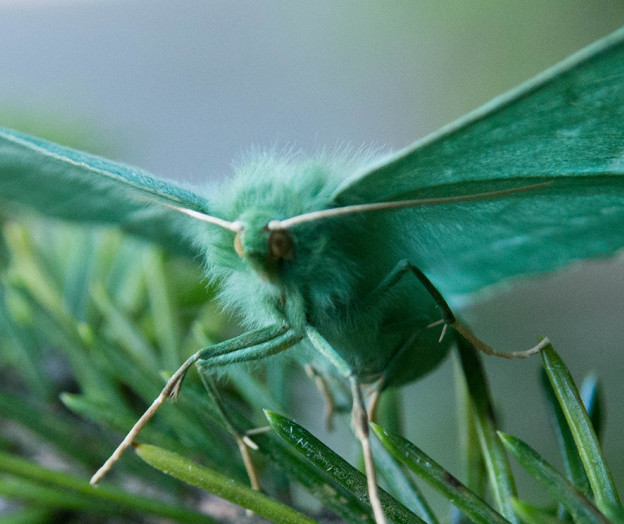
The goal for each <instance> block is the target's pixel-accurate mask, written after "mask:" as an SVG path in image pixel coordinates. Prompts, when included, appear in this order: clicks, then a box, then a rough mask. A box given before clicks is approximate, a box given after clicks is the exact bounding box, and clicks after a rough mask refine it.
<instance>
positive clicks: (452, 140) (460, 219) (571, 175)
mask: <svg viewBox="0 0 624 524" xmlns="http://www.w3.org/2000/svg"><path fill="white" fill-rule="evenodd" d="M539 182H550V184H549V185H548V186H547V187H542V188H540V189H538V190H533V191H526V192H523V193H516V194H508V195H503V196H501V197H499V198H497V199H492V200H490V201H488V202H484V201H477V200H474V201H469V202H461V203H455V204H450V205H444V206H427V207H420V208H417V209H415V210H413V212H409V213H408V212H398V213H399V216H401V217H402V219H403V220H407V221H409V222H410V224H409V226H410V229H411V230H412V231H413V233H412V234H411V235H409V237H414V236H415V237H417V238H416V239H415V240H413V241H411V244H413V245H411V246H410V245H408V246H407V249H408V250H409V252H408V253H406V257H411V258H412V259H413V260H414V261H415V262H417V263H419V264H420V265H421V266H422V269H423V270H426V271H429V273H430V274H431V275H432V276H433V277H434V279H435V281H436V283H437V284H438V285H439V286H440V288H441V290H443V291H444V292H446V293H447V294H466V293H473V292H475V291H478V290H479V289H481V288H483V287H484V286H487V285H489V284H493V283H496V282H499V281H501V280H505V279H507V278H509V277H512V276H515V275H521V274H527V273H539V272H545V271H551V270H554V269H556V268H558V267H561V266H564V265H567V264H569V263H571V262H572V261H574V260H579V259H585V258H589V257H597V256H607V255H609V254H612V253H614V252H615V251H617V250H619V249H620V248H621V247H622V246H624V28H623V29H620V30H618V31H617V32H615V33H613V34H611V35H609V36H607V37H606V38H604V39H602V40H600V41H598V42H596V43H594V44H592V45H591V46H589V47H587V48H586V49H584V50H582V51H580V52H579V53H577V54H575V55H573V56H571V57H569V58H568V59H566V60H564V61H563V62H561V63H560V64H558V65H556V66H555V67H553V68H551V69H549V70H547V71H545V72H544V73H542V74H540V75H538V76H537V77H536V78H534V79H532V80H530V81H528V82H526V83H525V84H523V85H520V86H519V87H517V88H516V89H514V90H512V91H510V92H508V93H507V94H504V95H502V96H500V97H497V98H495V99H494V100H492V101H491V102H489V103H488V104H486V105H484V106H483V107H481V108H479V109H477V110H476V111H474V112H472V113H470V114H468V115H466V116H465V117H463V118H461V119H459V120H458V121H456V122H454V123H452V124H450V125H448V126H446V127H444V128H442V129H441V130H440V131H438V132H436V133H434V134H433V135H431V136H429V137H426V138H425V139H423V140H421V141H419V142H417V143H416V144H414V145H413V146H411V147H410V148H408V149H407V150H405V151H402V152H399V153H398V154H396V155H394V156H392V157H390V158H387V159H385V160H384V161H382V162H380V163H379V164H378V165H377V166H374V167H373V168H372V169H369V170H368V171H367V172H365V173H361V174H359V175H357V176H355V177H352V178H350V179H348V180H346V181H345V182H344V183H343V184H342V185H341V186H340V187H339V188H338V189H337V190H336V192H335V193H334V195H333V204H334V205H337V206H344V205H350V204H360V203H368V202H383V201H399V200H406V199H414V198H429V197H441V196H445V197H446V196H462V195H474V194H478V193H484V192H491V191H501V190H506V189H511V188H520V187H526V186H530V185H532V184H536V183H539ZM412 226H413V227H412Z"/></svg>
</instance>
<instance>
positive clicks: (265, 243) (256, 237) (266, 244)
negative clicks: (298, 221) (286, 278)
mask: <svg viewBox="0 0 624 524" xmlns="http://www.w3.org/2000/svg"><path fill="white" fill-rule="evenodd" d="M253 218H255V217H253ZM271 223H272V222H266V220H264V221H262V222H260V223H259V222H258V220H253V219H252V220H250V218H249V217H248V218H247V220H239V221H237V222H235V224H237V225H238V231H236V234H235V235H234V251H236V253H237V254H238V256H239V257H240V258H242V259H243V260H245V261H247V263H248V264H249V265H250V266H251V267H252V269H253V270H254V271H256V272H257V273H258V275H259V276H260V278H262V280H265V281H269V282H273V281H275V280H276V279H277V276H278V273H279V268H280V267H281V265H282V264H283V263H284V261H287V260H294V258H295V244H294V242H293V239H292V237H291V235H290V232H289V231H288V230H287V229H283V228H278V229H272V228H271V227H270V224H271Z"/></svg>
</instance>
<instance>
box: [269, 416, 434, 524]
mask: <svg viewBox="0 0 624 524" xmlns="http://www.w3.org/2000/svg"><path fill="white" fill-rule="evenodd" d="M265 413H266V417H267V419H268V421H269V424H271V427H272V428H273V429H274V430H275V431H276V432H277V434H278V435H279V436H280V437H282V438H283V439H284V440H285V441H286V442H287V443H288V444H290V445H291V446H292V447H293V448H295V449H296V450H297V451H298V452H299V453H301V454H302V455H303V456H305V457H306V458H307V459H308V460H309V461H310V462H312V463H313V464H315V465H316V466H318V467H319V468H320V469H322V470H323V471H326V472H327V473H328V474H329V475H330V476H331V477H332V478H333V479H334V480H336V481H337V482H338V483H339V484H341V485H342V486H343V487H345V488H346V489H348V490H349V491H351V492H352V493H353V494H354V495H355V496H356V497H358V498H359V499H360V500H362V501H366V502H367V503H368V490H367V486H366V476H365V475H364V474H363V473H361V472H360V471H358V470H357V469H355V468H354V467H353V466H352V465H351V464H349V463H348V462H347V461H346V460H344V459H343V458H342V457H340V456H339V455H338V454H336V453H335V452H334V451H332V450H331V449H330V448H328V447H327V446H326V445H325V444H323V443H322V442H321V441H320V440H318V439H317V438H316V437H315V436H314V435H312V434H311V433H310V432H309V431H307V430H306V429H304V428H302V427H301V426H300V425H299V424H297V423H295V422H293V421H292V420H290V419H288V418H286V417H284V416H282V415H278V414H277V413H274V412H273V411H268V410H266V411H265ZM379 498H380V499H381V504H382V506H383V509H384V513H385V514H386V516H387V517H388V518H389V519H390V520H392V521H394V522H414V523H422V524H424V521H423V520H422V519H420V518H419V517H418V516H417V515H414V513H412V512H411V511H410V510H408V509H407V508H406V507H405V506H403V504H401V503H400V502H399V501H397V500H396V499H394V498H393V497H392V496H391V495H389V494H388V493H386V492H385V491H383V490H380V492H379Z"/></svg>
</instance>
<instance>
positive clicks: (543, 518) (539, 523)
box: [511, 498, 561, 524]
mask: <svg viewBox="0 0 624 524" xmlns="http://www.w3.org/2000/svg"><path fill="white" fill-rule="evenodd" d="M511 505H512V507H513V509H514V511H515V512H516V514H517V515H518V517H520V518H521V519H522V522H524V523H525V524H561V520H559V519H558V518H557V517H555V516H554V515H553V514H552V512H549V511H546V510H544V509H542V508H536V507H535V506H532V505H531V504H527V503H526V502H524V501H522V500H518V499H516V498H512V499H511Z"/></svg>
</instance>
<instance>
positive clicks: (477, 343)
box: [367, 260, 549, 359]
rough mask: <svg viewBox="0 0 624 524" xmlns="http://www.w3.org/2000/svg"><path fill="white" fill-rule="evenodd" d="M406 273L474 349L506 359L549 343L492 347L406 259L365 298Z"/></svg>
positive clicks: (397, 280) (375, 293)
mask: <svg viewBox="0 0 624 524" xmlns="http://www.w3.org/2000/svg"><path fill="white" fill-rule="evenodd" d="M408 273H411V274H413V275H414V276H415V277H416V278H417V279H418V280H419V282H420V283H421V284H422V285H423V287H424V288H425V289H426V290H427V292H428V293H429V294H430V295H431V298H433V300H434V301H435V303H436V305H437V306H438V308H439V309H440V311H441V312H442V321H443V322H444V326H445V328H446V326H449V327H452V328H453V329H454V330H455V331H457V332H458V333H459V334H460V335H461V336H462V337H464V338H465V339H466V340H467V341H468V342H470V343H471V344H472V345H473V346H474V347H475V348H476V349H478V350H479V351H482V352H483V353H485V354H486V355H493V356H495V357H502V358H507V359H513V358H527V357H530V356H531V355H534V354H535V353H539V352H540V351H541V350H542V349H544V348H545V347H546V346H547V345H548V344H549V341H548V339H547V338H544V339H542V340H541V341H540V343H539V344H537V345H536V346H534V347H532V348H529V349H527V350H525V351H512V352H505V351H496V350H495V349H492V348H491V347H490V346H488V345H487V344H486V343H485V342H483V341H481V340H480V339H479V338H478V337H477V336H476V335H475V334H474V333H473V332H472V331H470V329H468V327H467V326H465V325H464V324H462V323H461V322H460V321H459V320H457V318H455V315H454V314H453V311H451V308H450V307H449V305H448V304H447V302H446V300H444V297H443V296H442V294H441V293H440V292H439V291H438V289H437V288H436V287H435V286H434V285H433V283H432V282H431V280H429V279H428V278H427V276H426V275H425V274H424V273H423V272H422V271H421V270H420V269H418V268H417V267H416V266H415V265H413V264H411V263H410V262H409V261H407V260H402V261H400V262H399V263H398V264H397V265H396V266H395V268H394V269H393V270H392V271H390V273H388V275H386V277H385V278H384V279H383V281H382V282H381V284H379V286H377V288H376V289H374V290H373V291H372V293H371V294H370V295H369V297H367V299H371V298H372V299H375V297H378V296H379V295H381V294H383V293H385V292H386V291H387V290H388V289H390V288H391V287H392V286H394V285H395V284H397V283H398V282H399V281H400V280H401V279H402V278H403V276H405V275H406V274H408ZM435 324H437V323H434V324H433V325H435ZM445 328H443V330H442V336H444V333H445V331H446V330H445Z"/></svg>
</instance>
